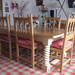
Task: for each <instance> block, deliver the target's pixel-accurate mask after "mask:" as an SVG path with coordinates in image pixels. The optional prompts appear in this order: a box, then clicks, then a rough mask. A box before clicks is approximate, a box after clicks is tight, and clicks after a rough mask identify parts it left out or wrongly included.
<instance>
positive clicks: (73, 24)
mask: <svg viewBox="0 0 75 75" xmlns="http://www.w3.org/2000/svg"><path fill="white" fill-rule="evenodd" d="M74 30H75V18H70V15H68V18H67V23H66V27H65V33H64V43H63V49H65V43H66V41H69V40H70V41H73V42H74Z"/></svg>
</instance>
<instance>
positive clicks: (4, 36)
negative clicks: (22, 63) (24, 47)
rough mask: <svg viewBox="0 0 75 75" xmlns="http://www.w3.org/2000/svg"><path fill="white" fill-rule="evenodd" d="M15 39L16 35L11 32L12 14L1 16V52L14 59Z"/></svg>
mask: <svg viewBox="0 0 75 75" xmlns="http://www.w3.org/2000/svg"><path fill="white" fill-rule="evenodd" d="M14 41H15V37H14V36H12V37H11V33H10V16H8V15H6V16H5V17H0V46H1V49H0V54H2V53H4V54H7V55H9V57H10V58H11V59H12V49H13V48H14V47H13V46H14V43H13V42H14Z"/></svg>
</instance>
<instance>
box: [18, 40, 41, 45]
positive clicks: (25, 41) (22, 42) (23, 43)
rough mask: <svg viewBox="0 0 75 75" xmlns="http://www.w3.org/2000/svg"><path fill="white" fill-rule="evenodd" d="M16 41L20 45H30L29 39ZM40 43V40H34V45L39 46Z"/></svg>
mask: <svg viewBox="0 0 75 75" xmlns="http://www.w3.org/2000/svg"><path fill="white" fill-rule="evenodd" d="M17 43H19V44H22V45H26V46H31V45H32V42H31V41H30V40H18V41H17ZM41 44H42V42H38V41H35V42H34V46H39V45H41Z"/></svg>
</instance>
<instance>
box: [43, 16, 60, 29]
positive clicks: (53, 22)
mask: <svg viewBox="0 0 75 75" xmlns="http://www.w3.org/2000/svg"><path fill="white" fill-rule="evenodd" d="M60 25H61V16H60V17H46V16H45V22H44V28H46V27H50V28H52V29H54V28H55V27H56V28H58V29H60Z"/></svg>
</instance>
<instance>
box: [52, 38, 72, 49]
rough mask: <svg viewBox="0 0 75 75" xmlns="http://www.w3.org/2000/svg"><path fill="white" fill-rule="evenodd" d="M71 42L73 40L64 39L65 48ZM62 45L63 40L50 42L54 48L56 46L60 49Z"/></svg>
mask: <svg viewBox="0 0 75 75" xmlns="http://www.w3.org/2000/svg"><path fill="white" fill-rule="evenodd" d="M72 44H73V41H66V45H65V48H67V47H69V46H71V45H72ZM62 46H63V40H61V39H60V40H56V41H54V42H53V43H52V45H51V47H55V48H58V49H62Z"/></svg>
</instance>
